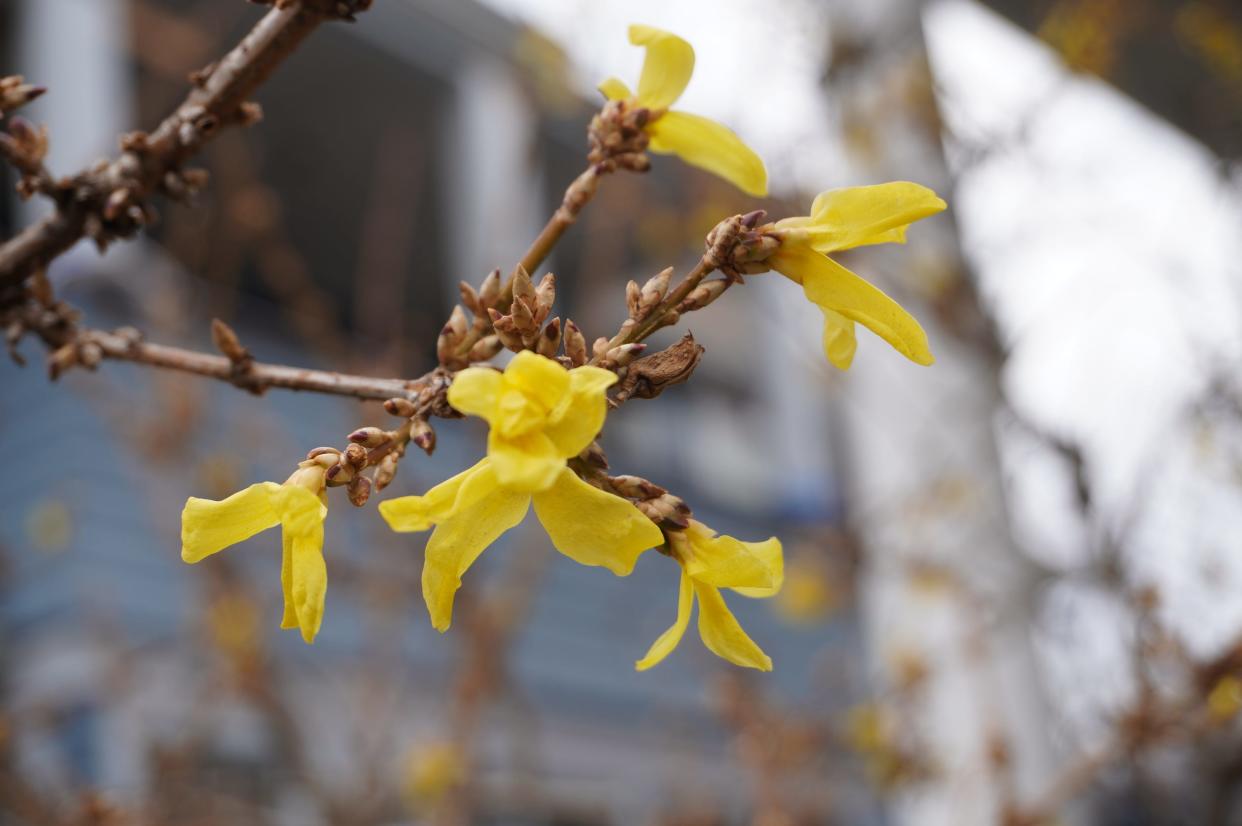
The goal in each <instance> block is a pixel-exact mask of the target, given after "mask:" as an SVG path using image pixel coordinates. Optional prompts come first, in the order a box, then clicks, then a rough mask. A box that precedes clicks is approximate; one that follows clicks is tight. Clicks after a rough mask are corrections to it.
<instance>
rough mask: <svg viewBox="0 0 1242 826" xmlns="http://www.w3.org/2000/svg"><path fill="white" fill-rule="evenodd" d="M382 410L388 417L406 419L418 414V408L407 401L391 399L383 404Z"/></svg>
mask: <svg viewBox="0 0 1242 826" xmlns="http://www.w3.org/2000/svg"><path fill="white" fill-rule="evenodd" d="M384 409H385V410H386V411H388V413H389V415H392V416H399V417H401V418H402V419H408V418H410V417H411V416H413V415H414V414H415V413H417V412H418V407H417V406H416V405H415V404H414V402H412V401H410V400H409V399H402V398H393V399H389V400H388V401H386V402H384Z"/></svg>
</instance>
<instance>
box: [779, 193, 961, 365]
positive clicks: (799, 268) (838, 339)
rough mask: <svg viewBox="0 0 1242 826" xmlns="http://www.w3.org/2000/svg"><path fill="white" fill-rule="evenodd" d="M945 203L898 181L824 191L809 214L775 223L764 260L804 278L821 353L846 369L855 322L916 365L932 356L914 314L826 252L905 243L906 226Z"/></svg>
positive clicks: (789, 274)
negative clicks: (819, 315) (815, 308)
mask: <svg viewBox="0 0 1242 826" xmlns="http://www.w3.org/2000/svg"><path fill="white" fill-rule="evenodd" d="M944 208H945V203H944V201H942V200H940V198H938V197H937V196H936V193H934V192H932V191H931V190H930V189H928V188H927V187H925V186H919V185H918V184H912V183H907V182H905V181H896V182H893V183H887V184H879V185H876V186H858V187H850V188H848V189H830V190H828V191H827V192H821V193H820V194H819V197H817V198H816V199H815V202H814V203H813V204H812V205H811V214H810V215H807V216H799V217H796V218H785V219H783V220H780V221H777V222H776V224H775V227H774V230H773V231H772V233H771V234H772V235H774V236H775V237H776V238H777V239H778V240H779V241H780V247H779V248H778V249H777V250H776V251H775V252H773V253H772V254H771V256H770V257H768V258H767V260H766V263H767V264H768V265H770V266H771V268H772V269H774V270H776V271H777V272H779V273H781V274H782V275H784V276H786V277H788V278H790V279H791V280H793V281H794V282H796V283H798V284H801V285H802V289H803V291H804V292H805V293H806V297H807V298H809V299H810V300H811V301H813V302H814V303H815V304H817V305H819V308H820V310H822V311H823V313H824V353H825V355H827V356H828V360H829V361H830V362H832V363H833V364H834V365H836V366H837V367H839V368H841V369H842V370H845V369H847V368H849V366H850V362H852V361H853V360H854V350H855V349H856V347H857V341H856V339H855V337H854V322H858V323H859V324H862V325H863V326H864V327H867V328H868V329H870V330H871V331H872V332H874V333H875V334H876V335H878V336H879V337H880V338H882V339H884V340H885V341H887V342H888V343H889V344H891V345H893V347H894V348H896V350H897V352H899V353H901V354H902V355H903V356H905V357H906V358H908V359H910V360H911V361H913V362H915V363H917V364H931V363H932V362H933V361H934V360H935V359H934V358H933V357H932V354H931V349H930V348H929V347H928V346H927V334H926V333H925V332H923V328H922V327H920V326H919V323H918V322H917V321H915V320H914V317H913V316H911V315H910V314H909V313H907V312H906V311H905V310H903V309H902V308H901V305H899V304H898V303H897V302H896V301H893V300H892V299H891V298H889V297H888V296H887V295H885V294H884V293H883V292H881V291H880V290H879V289H877V288H876V287H874V286H872V285H871V284H870V283H868V282H867V281H865V280H863V279H862V278H860V277H859V276H857V275H855V274H854V273H852V272H850V271H849V270H848V269H846V268H845V267H843V266H841V265H840V264H838V263H837V262H836V261H833V260H832V259H831V258H829V257H828V255H827V254H828V253H830V252H836V251H838V250H847V249H851V248H853V247H861V246H865V245H867V244H884V243H896V244H904V243H905V241H906V227H907V226H909V225H910V224H912V223H914V222H915V221H917V220H919V219H920V218H926V217H927V216H929V215H935V214H936V213H937V212H940V211H941V210H942V209H944Z"/></svg>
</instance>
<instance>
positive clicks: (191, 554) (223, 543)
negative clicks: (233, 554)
mask: <svg viewBox="0 0 1242 826" xmlns="http://www.w3.org/2000/svg"><path fill="white" fill-rule="evenodd" d="M279 489H280V485H278V484H276V483H275V482H259V483H258V484H255V485H251V486H250V487H248V488H246V489H245V490H240V491H238V492H237V493H235V494H233V495H232V496H230V497H228V498H227V499H222V500H220V501H218V502H217V501H213V500H211V499H198V498H195V497H193V496H191V497H190V498H189V499H187V500H186V502H185V508H184V509H183V510H182V511H181V558H182V559H183V560H185V561H186V562H189V563H194V562H198V561H199V560H201V559H204V558H206V557H208V556H211V555H212V554H214V553H216V552H217V551H221V550H223V549H225V548H227V547H228V546H229V545H235V544H237V543H238V542H241V541H242V540H245V539H249V538H250V537H252V536H254V535H255V534H256V533H258V532H259V531H264V530H267V529H268V528H272V527H275V526H276V525H278V524H279V523H280V515H279V514H278V513H277V511H276V508H275V507H273V505H272V493H273V492H274V491H276V490H279Z"/></svg>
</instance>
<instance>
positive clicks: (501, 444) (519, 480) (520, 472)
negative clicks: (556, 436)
mask: <svg viewBox="0 0 1242 826" xmlns="http://www.w3.org/2000/svg"><path fill="white" fill-rule="evenodd" d="M487 458H488V464H489V465H490V467H491V468H492V470H494V471H495V474H496V479H497V480H498V481H499V482H500V484H501V485H502V486H504V487H506V488H513V489H515V490H522V491H526V492H527V493H533V492H535V491H537V490H547V489H548V488H549V487H551V485H552V483H553V482H555V481H556V477H557V475H558V474H559V473H560V472H561V470H562V469H564V467H565V457H564V456H562V455H561V452H560V451H559V450H557V447H556V445H555V444H554V443H553V442H552V440H551V439H549V438H548V437H547V436H546V435H545V434H543V433H542V432H538V431H536V432H533V433H527V434H525V435H522V436H518V437H516V438H512V439H510V438H506V437H504V436H502V435H501V434H500V433H498V432H497V431H496V430H495V429H493V430H492V431H491V432H490V433H488V434H487Z"/></svg>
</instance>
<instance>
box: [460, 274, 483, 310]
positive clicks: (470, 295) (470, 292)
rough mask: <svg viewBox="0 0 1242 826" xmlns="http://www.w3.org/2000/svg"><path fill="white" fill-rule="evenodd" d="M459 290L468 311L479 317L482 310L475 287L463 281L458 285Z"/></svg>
mask: <svg viewBox="0 0 1242 826" xmlns="http://www.w3.org/2000/svg"><path fill="white" fill-rule="evenodd" d="M457 289H458V290H459V291H460V292H461V303H462V304H465V305H466V309H467V310H469V311H470V312H472V313H474V314H475V315H479V313H480V312H481V311H482V310H481V308H480V307H479V294H478V293H476V292H475V291H474V287H471V286H470V285H469V284H468V283H467V282H465V281H462V282H461V283H460V284H458V285H457Z"/></svg>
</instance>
